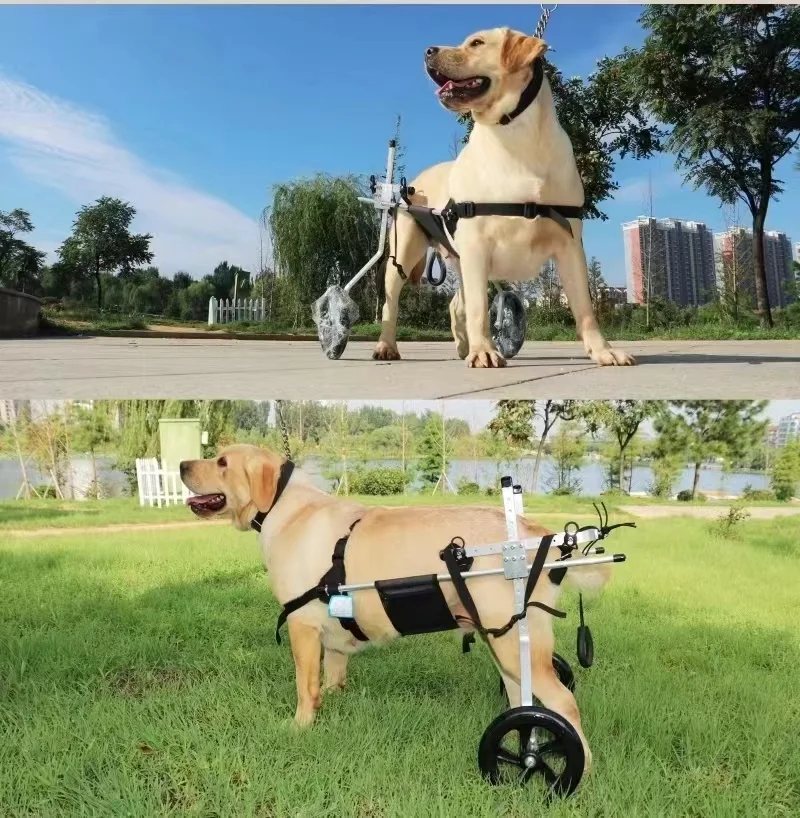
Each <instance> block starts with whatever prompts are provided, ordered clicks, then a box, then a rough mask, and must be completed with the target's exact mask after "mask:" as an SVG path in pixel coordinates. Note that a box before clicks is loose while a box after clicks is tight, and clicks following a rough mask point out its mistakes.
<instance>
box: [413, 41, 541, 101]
mask: <svg viewBox="0 0 800 818" xmlns="http://www.w3.org/2000/svg"><path fill="white" fill-rule="evenodd" d="M545 51H547V44H546V43H545V42H544V40H540V39H539V38H538V37H529V36H528V35H526V34H522V33H521V32H519V31H512V30H511V29H508V28H493V29H491V30H489V31H479V32H477V33H476V34H471V35H470V36H469V37H467V39H466V40H464V42H463V43H462V44H461V45H459V46H431V47H430V48H428V49H427V51H426V52H425V68H426V69H427V71H428V75H429V76H430V78H431V79H432V80H433V81H434V82H435V83H436V84H437V85H438V86H439V89H438V91H437V94H438V96H439V100H440V101H441V103H442V105H444V107H445V108H447V109H448V110H450V111H456V112H458V113H466V112H467V111H471V112H472V113H473V114H476V113H477V114H480V113H483V112H487V111H490V110H491V109H492V108H494V107H498V108H500V107H501V105H502V106H504V107H507V106H508V104H509V103H510V102H511V101H512V100H513V99H518V98H519V96H520V94H521V93H522V92H523V90H524V89H525V86H526V85H527V84H528V83H529V82H530V80H531V77H532V67H531V65H532V63H533V61H534V60H536V59H537V58H539V57H541V56H542V54H544V53H545ZM513 107H515V106H514V105H513V104H512V105H511V108H512V109H513ZM503 113H505V111H503Z"/></svg>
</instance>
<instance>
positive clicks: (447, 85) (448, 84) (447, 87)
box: [436, 80, 456, 96]
mask: <svg viewBox="0 0 800 818" xmlns="http://www.w3.org/2000/svg"><path fill="white" fill-rule="evenodd" d="M455 87H456V84H455V83H454V82H453V80H447V82H446V83H445V84H444V85H443V86H442V87H441V88H440V89H439V90H438V91H437V92H436V93H437V94H439V96H441V95H442V94H443V93H444V92H445V91H449V90H450V89H451V88H455Z"/></svg>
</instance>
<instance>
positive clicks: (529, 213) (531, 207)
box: [522, 202, 540, 219]
mask: <svg viewBox="0 0 800 818" xmlns="http://www.w3.org/2000/svg"><path fill="white" fill-rule="evenodd" d="M538 215H540V213H539V205H538V204H536V202H525V203H524V204H523V205H522V216H523V218H525V219H535V218H536V217H537V216H538Z"/></svg>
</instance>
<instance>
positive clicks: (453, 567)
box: [439, 534, 567, 653]
mask: <svg viewBox="0 0 800 818" xmlns="http://www.w3.org/2000/svg"><path fill="white" fill-rule="evenodd" d="M554 536H555V535H554V534H550V535H549V536H547V537H544V538H543V539H542V541H541V543H540V544H539V548H538V549H537V551H536V556H535V557H534V559H533V565H532V566H531V572H530V574H529V575H528V581H527V583H526V584H525V601H524V607H523V609H522V612H521V613H517V614H514V615H513V616H512V617H511V618H510V619H509V620H508V622H507V623H506V624H505V625H503V627H501V628H485V627H483V625H482V624H481V618H480V615H479V614H478V609H477V608H476V607H475V600H474V599H473V598H472V594H471V593H470V592H469V589H468V588H467V582H466V580H465V579H464V577H463V576H462V575H461V571H462V570H469V567H471V563H470V565H469V566H466V565H464V563H463V562H461V565H459V562H460V561H459V560H458V559H457V555H456V552H457V551H458V550H463V547H459V546H458V545H457V544H456V543H455V542H451V543H450V545H448V547H447V548H445V549H444V550H443V551H442V552H441V553H440V555H439V556H440V557H441V558H442V560H443V561H444V564H445V565H446V566H447V572H448V573H449V574H450V579H451V580H452V582H453V587H454V588H455V589H456V593H457V594H458V598H459V600H460V601H461V604H462V605H463V606H464V608H465V609H466V611H467V614H468V615H469V616H468V617H466V618H465V617H456V619H457V620H461V621H462V622H463V621H466V622H468V623H469V624H471V625H472V626H473V627H474V629H475V630H476V631H478V633H480V634H481V635H483V636H494V637H495V638H498V637H500V636H503V635H505V634H506V633H508V632H509V631H510V630H511V628H513V627H514V625H515V624H516V623H517V622H519V620H520V619H522V618H523V617H525V615H526V613H527V610H528V608H539V609H541V610H543V611H545V612H546V613H549V614H550V615H551V616H557V617H559V618H560V619H564V618H566V616H567V615H566V614H565V613H564V612H563V611H557V610H556V609H555V608H551V607H550V606H549V605H545V604H544V603H543V602H537V601H536V600H534V601H530V598H531V595H532V594H533V589H534V588H535V587H536V582H537V580H538V579H539V576H540V575H541V573H542V568H543V566H544V564H545V562H546V560H547V554H548V552H549V551H550V544H551V543H552V541H553V537H554ZM467 636H469V634H467ZM472 641H473V640H468V639H467V638H466V636H465V638H464V639H463V640H462V650H463V651H464V653H466V652H468V650H469V647H468V646H469V644H471V642H472Z"/></svg>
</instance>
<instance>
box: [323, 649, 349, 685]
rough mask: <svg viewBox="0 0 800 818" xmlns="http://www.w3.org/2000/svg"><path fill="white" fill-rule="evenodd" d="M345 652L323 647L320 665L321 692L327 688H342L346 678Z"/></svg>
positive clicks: (346, 658)
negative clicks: (321, 672) (321, 676)
mask: <svg viewBox="0 0 800 818" xmlns="http://www.w3.org/2000/svg"><path fill="white" fill-rule="evenodd" d="M348 658H349V657H348V655H347V654H346V653H340V652H339V651H338V650H329V649H328V648H325V652H324V653H323V656H322V667H323V670H324V684H323V688H322V689H323V692H325V691H328V690H342V689H343V688H344V684H345V681H346V680H347V660H348Z"/></svg>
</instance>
